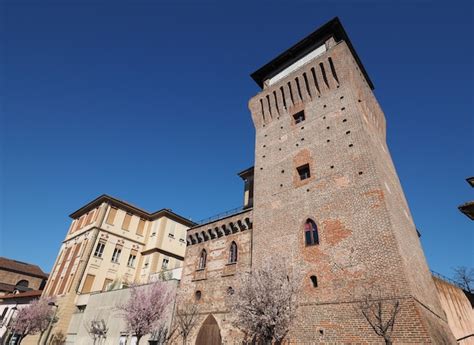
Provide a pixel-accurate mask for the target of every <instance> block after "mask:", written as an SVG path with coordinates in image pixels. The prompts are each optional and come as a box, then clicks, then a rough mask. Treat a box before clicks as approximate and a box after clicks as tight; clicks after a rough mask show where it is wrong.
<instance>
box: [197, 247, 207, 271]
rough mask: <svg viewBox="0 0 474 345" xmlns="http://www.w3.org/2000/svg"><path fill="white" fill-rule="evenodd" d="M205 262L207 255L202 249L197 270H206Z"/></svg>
mask: <svg viewBox="0 0 474 345" xmlns="http://www.w3.org/2000/svg"><path fill="white" fill-rule="evenodd" d="M206 260H207V253H206V250H205V249H203V250H202V251H201V256H200V257H199V266H198V269H200V270H203V269H205V268H206Z"/></svg>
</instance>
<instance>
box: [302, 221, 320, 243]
mask: <svg viewBox="0 0 474 345" xmlns="http://www.w3.org/2000/svg"><path fill="white" fill-rule="evenodd" d="M304 238H305V243H306V245H307V246H312V245H315V244H319V236H318V226H317V225H316V223H315V222H314V221H313V220H312V219H307V220H306V222H305V223H304Z"/></svg>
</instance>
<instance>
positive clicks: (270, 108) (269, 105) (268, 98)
mask: <svg viewBox="0 0 474 345" xmlns="http://www.w3.org/2000/svg"><path fill="white" fill-rule="evenodd" d="M266 98H267V105H268V110H269V112H270V116H271V115H272V105H271V104H270V96H269V95H267V97H266Z"/></svg>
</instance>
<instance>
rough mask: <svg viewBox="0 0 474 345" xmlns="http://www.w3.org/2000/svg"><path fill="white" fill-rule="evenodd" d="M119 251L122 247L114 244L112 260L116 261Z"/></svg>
mask: <svg viewBox="0 0 474 345" xmlns="http://www.w3.org/2000/svg"><path fill="white" fill-rule="evenodd" d="M121 253H122V247H121V246H116V247H115V249H114V253H113V254H112V262H115V263H118V261H119V258H120V254H121Z"/></svg>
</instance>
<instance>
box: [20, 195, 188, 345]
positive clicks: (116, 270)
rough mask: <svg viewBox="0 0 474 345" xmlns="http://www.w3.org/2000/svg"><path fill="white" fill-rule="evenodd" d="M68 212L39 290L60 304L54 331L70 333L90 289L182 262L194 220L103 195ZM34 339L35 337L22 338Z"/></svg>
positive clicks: (145, 277)
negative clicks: (64, 230) (62, 237)
mask: <svg viewBox="0 0 474 345" xmlns="http://www.w3.org/2000/svg"><path fill="white" fill-rule="evenodd" d="M70 216H71V218H72V221H71V225H70V227H69V230H68V233H67V234H66V238H65V240H64V241H63V243H62V244H61V246H60V248H59V254H58V256H57V259H56V262H55V264H54V267H53V270H52V272H51V275H50V280H49V281H48V284H47V285H46V287H45V290H44V293H43V295H44V296H51V297H55V298H56V304H57V305H58V316H59V321H58V323H57V324H56V325H55V327H54V329H53V332H52V334H53V336H54V334H55V333H58V332H60V333H63V334H65V335H66V336H68V338H70V337H71V336H72V334H68V329H69V324H70V321H71V318H72V316H73V314H74V313H76V312H77V311H84V310H85V309H87V305H88V303H89V298H90V295H91V294H96V293H98V292H103V291H108V290H111V289H117V288H121V287H124V286H128V285H130V284H134V283H136V284H144V283H147V282H149V281H150V277H153V276H154V275H156V274H157V273H158V272H161V271H168V270H171V269H176V268H180V267H182V262H183V259H184V254H185V251H186V231H187V229H188V228H189V227H190V226H192V225H194V223H193V222H191V221H190V220H188V219H186V218H183V217H181V216H179V215H177V214H175V213H173V212H172V211H170V210H167V209H163V210H160V211H157V212H154V213H148V212H146V211H144V210H142V209H139V208H137V207H135V206H133V205H131V204H129V203H126V202H123V201H121V200H118V199H115V198H112V197H110V196H107V195H103V196H100V197H99V198H97V199H95V200H93V201H92V202H90V203H89V204H87V205H85V206H84V207H82V208H81V209H79V210H78V211H76V212H74V213H73V214H71V215H70ZM35 342H36V339H35V337H28V338H26V339H25V341H24V343H25V344H28V343H35ZM68 343H72V342H70V341H68Z"/></svg>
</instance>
